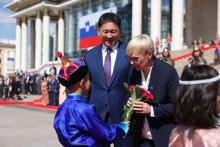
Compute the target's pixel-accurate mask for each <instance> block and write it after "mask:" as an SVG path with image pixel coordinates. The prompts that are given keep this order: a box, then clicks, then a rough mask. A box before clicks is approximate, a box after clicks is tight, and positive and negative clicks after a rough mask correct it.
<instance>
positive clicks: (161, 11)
mask: <svg viewBox="0 0 220 147" xmlns="http://www.w3.org/2000/svg"><path fill="white" fill-rule="evenodd" d="M196 1H197V3H196ZM203 1H205V0H201V1H198V0H195V1H193V2H192V0H47V1H46V0H16V1H13V2H11V3H9V4H8V5H7V6H6V7H8V8H9V9H11V10H12V11H14V14H13V15H12V16H11V17H13V18H16V19H17V25H16V69H21V70H24V71H25V70H30V69H37V70H38V69H40V68H41V67H42V66H44V65H46V64H48V63H50V62H54V61H55V60H56V57H55V54H54V53H55V51H56V50H59V51H61V52H63V53H64V54H65V56H67V57H69V58H75V57H77V56H80V55H81V51H82V50H80V43H79V42H80V26H79V22H80V19H81V18H82V17H84V16H86V15H89V14H93V13H96V12H100V11H103V10H106V9H109V8H116V10H117V12H116V13H117V14H118V15H119V16H120V17H121V20H122V31H123V36H122V41H124V42H128V41H129V40H130V39H131V38H132V37H133V36H136V35H139V34H144V33H145V34H148V35H150V36H151V37H152V39H153V40H155V39H156V38H159V39H160V40H161V39H164V38H166V37H167V36H168V34H171V36H172V46H171V50H181V49H182V48H183V45H184V44H187V45H189V44H190V42H191V40H192V39H197V38H196V37H200V36H201V37H203V38H205V39H212V38H211V36H215V35H216V34H217V33H218V34H219V33H220V31H219V30H220V0H213V2H210V3H212V6H211V7H210V9H211V8H212V7H214V8H213V9H214V10H213V12H211V11H210V13H213V14H214V15H215V16H216V19H214V20H213V24H215V25H214V26H213V27H212V30H211V31H209V35H207V33H206V32H205V31H204V33H203V32H202V31H200V30H198V31H197V32H200V34H199V33H198V35H197V34H196V32H195V33H193V32H194V30H196V29H194V28H196V27H194V26H193V25H192V21H193V20H194V18H195V17H197V16H195V17H192V16H191V15H193V14H194V15H196V14H197V13H200V12H199V10H196V11H194V7H193V6H194V5H197V4H198V3H199V4H200V5H202V4H203V5H204V6H205V5H206V4H205V2H203ZM203 5H202V6H203ZM215 16H214V17H215ZM52 24H54V26H55V29H54V30H55V36H54V35H52V36H53V37H52V38H54V39H53V41H55V43H54V42H53V41H51V39H50V38H51V26H52ZM207 25H208V24H207ZM28 30H29V31H28ZM28 32H31V33H28ZM201 32H202V33H201ZM195 34H196V35H195ZM199 35H200V36H199ZM28 42H31V43H30V47H28ZM51 44H52V45H51Z"/></svg>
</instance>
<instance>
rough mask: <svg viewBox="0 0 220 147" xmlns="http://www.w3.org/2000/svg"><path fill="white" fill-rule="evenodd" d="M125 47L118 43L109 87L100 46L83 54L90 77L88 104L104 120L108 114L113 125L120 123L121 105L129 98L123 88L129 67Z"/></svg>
mask: <svg viewBox="0 0 220 147" xmlns="http://www.w3.org/2000/svg"><path fill="white" fill-rule="evenodd" d="M125 49H126V46H125V45H124V44H122V43H119V46H118V50H117V57H116V61H115V65H114V70H113V74H112V78H111V82H110V85H109V86H108V84H107V81H106V79H105V75H104V69H103V61H102V45H99V46H97V47H95V48H93V49H91V50H89V51H88V52H86V53H85V54H84V57H85V61H86V64H87V65H88V67H89V72H90V75H91V92H90V96H89V99H90V102H91V103H93V104H95V108H96V110H97V112H98V114H99V115H100V116H101V118H102V119H103V120H104V119H105V117H106V113H107V112H109V113H110V118H111V121H112V122H113V123H116V122H120V121H121V120H122V115H123V105H124V104H126V101H127V99H128V97H129V94H128V92H127V91H126V89H125V88H124V86H123V83H124V82H128V78H129V70H130V68H131V65H130V63H129V60H128V58H127V56H126V54H125Z"/></svg>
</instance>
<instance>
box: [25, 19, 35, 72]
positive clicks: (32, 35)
mask: <svg viewBox="0 0 220 147" xmlns="http://www.w3.org/2000/svg"><path fill="white" fill-rule="evenodd" d="M35 24H36V23H35V19H30V43H31V44H30V48H29V49H28V52H27V54H28V59H27V63H28V69H34V68H35V52H36V48H35V43H36V42H35V40H36V39H35V37H36V36H35V31H36V29H35V28H36V26H35Z"/></svg>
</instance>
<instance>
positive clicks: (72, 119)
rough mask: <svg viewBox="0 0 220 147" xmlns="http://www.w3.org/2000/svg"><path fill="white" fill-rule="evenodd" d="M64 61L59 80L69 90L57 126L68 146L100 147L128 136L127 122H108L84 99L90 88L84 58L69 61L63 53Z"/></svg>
mask: <svg viewBox="0 0 220 147" xmlns="http://www.w3.org/2000/svg"><path fill="white" fill-rule="evenodd" d="M57 56H58V57H59V58H60V59H61V61H62V67H61V69H60V71H59V75H58V80H59V81H60V83H61V84H62V85H63V86H65V87H66V88H67V90H68V93H69V94H68V95H67V98H66V100H65V101H64V102H63V103H62V104H61V105H60V107H59V108H58V110H57V112H56V115H55V118H54V128H55V130H56V133H57V135H58V139H59V141H60V143H61V144H62V145H63V146H65V147H76V146H83V147H99V146H101V145H102V144H106V143H109V144H110V143H112V142H113V141H115V140H118V139H121V138H123V137H125V136H126V134H127V132H128V124H127V123H126V122H121V123H119V124H111V125H110V124H106V123H104V122H103V121H102V120H101V118H100V117H99V116H98V115H97V114H96V111H95V109H94V105H91V104H88V103H86V102H85V101H84V96H85V95H86V94H87V93H88V92H89V89H90V77H89V73H88V67H87V66H86V64H85V63H84V61H83V59H75V60H72V61H71V60H68V59H66V58H65V57H63V56H62V54H61V53H60V52H58V53H57Z"/></svg>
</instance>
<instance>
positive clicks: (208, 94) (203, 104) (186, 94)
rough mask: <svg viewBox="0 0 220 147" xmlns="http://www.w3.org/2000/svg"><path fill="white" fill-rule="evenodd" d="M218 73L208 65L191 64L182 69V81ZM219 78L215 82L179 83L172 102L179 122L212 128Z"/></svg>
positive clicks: (204, 77) (196, 126) (211, 76)
mask: <svg viewBox="0 0 220 147" xmlns="http://www.w3.org/2000/svg"><path fill="white" fill-rule="evenodd" d="M218 75H219V73H218V72H217V71H216V70H215V69H214V68H213V67H211V66H208V65H192V66H191V67H190V68H187V69H186V70H184V71H183V74H182V76H181V80H182V81H193V80H201V79H210V78H213V77H216V76H218ZM218 92H219V80H218V81H216V82H211V83H205V84H197V85H181V84H180V85H179V87H178V89H177V94H176V99H175V102H174V114H175V118H176V120H177V122H178V123H179V124H182V125H185V126H190V127H194V128H204V129H205V128H214V127H215V125H216V120H217V117H218V114H217V112H216V99H217V96H218Z"/></svg>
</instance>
